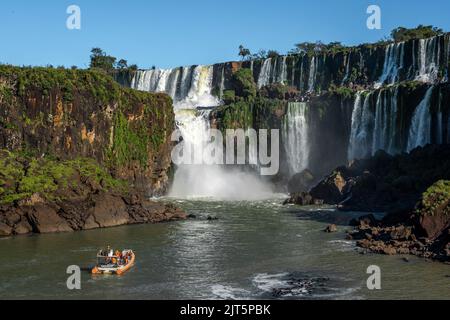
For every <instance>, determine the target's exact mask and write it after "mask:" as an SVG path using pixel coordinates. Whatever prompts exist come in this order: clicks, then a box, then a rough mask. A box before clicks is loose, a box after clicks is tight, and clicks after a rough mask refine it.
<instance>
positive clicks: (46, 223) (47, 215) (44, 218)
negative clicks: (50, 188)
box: [28, 204, 73, 233]
mask: <svg viewBox="0 0 450 320" xmlns="http://www.w3.org/2000/svg"><path fill="white" fill-rule="evenodd" d="M28 220H29V221H30V223H31V226H32V227H33V230H34V231H36V232H38V233H53V232H70V231H73V230H72V228H70V227H69V225H68V224H67V222H66V221H65V220H64V219H62V218H61V217H60V216H59V215H58V214H57V213H56V211H55V209H53V208H52V207H50V206H48V205H45V204H37V205H35V206H34V207H33V208H31V210H29V211H28Z"/></svg>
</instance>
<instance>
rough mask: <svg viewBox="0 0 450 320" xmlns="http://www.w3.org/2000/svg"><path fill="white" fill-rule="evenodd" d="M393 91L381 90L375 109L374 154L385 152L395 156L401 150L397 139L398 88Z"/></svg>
mask: <svg viewBox="0 0 450 320" xmlns="http://www.w3.org/2000/svg"><path fill="white" fill-rule="evenodd" d="M392 90H393V91H394V92H393V93H392V91H391V90H380V92H379V94H378V98H377V103H376V109H375V126H374V129H373V143H372V154H374V153H375V152H377V151H378V150H384V151H386V152H388V153H390V154H395V153H397V152H398V151H399V150H398V149H397V145H396V142H395V139H396V138H397V124H396V121H397V100H398V87H395V88H393V89H392Z"/></svg>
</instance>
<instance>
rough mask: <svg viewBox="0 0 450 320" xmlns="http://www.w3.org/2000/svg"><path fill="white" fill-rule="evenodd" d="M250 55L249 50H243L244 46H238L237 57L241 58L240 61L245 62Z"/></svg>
mask: <svg viewBox="0 0 450 320" xmlns="http://www.w3.org/2000/svg"><path fill="white" fill-rule="evenodd" d="M250 55H251V53H250V50H249V49H247V48H244V46H243V45H242V44H241V45H240V46H239V56H241V57H242V60H245V59H246V58H247V57H248V56H250Z"/></svg>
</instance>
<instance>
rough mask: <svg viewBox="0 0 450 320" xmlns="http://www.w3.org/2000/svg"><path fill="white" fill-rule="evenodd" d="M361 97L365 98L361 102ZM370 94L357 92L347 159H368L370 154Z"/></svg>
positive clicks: (371, 122) (371, 120)
mask: <svg viewBox="0 0 450 320" xmlns="http://www.w3.org/2000/svg"><path fill="white" fill-rule="evenodd" d="M363 95H365V98H364V100H363ZM371 96H372V93H371V92H370V93H366V92H358V93H357V95H356V99H355V104H354V107H353V113H352V129H351V133H350V143H349V151H348V159H349V160H353V159H360V158H365V157H368V156H369V155H370V153H371V139H370V138H371V137H370V133H371V132H372V130H371V125H372V124H373V115H372V113H371V112H370V98H371Z"/></svg>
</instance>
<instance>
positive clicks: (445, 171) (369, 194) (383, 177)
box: [292, 145, 450, 215]
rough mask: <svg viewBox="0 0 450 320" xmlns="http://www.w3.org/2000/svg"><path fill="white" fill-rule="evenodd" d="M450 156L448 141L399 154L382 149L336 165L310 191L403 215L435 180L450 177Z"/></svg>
mask: <svg viewBox="0 0 450 320" xmlns="http://www.w3.org/2000/svg"><path fill="white" fill-rule="evenodd" d="M449 157H450V146H448V145H441V146H439V145H428V146H426V147H423V148H422V147H419V148H417V149H415V150H413V151H412V152H411V153H409V154H401V155H397V156H391V155H388V154H387V153H385V152H383V151H379V152H377V154H376V155H375V156H374V157H372V158H369V159H366V160H356V161H354V162H353V163H352V164H351V165H349V166H347V167H338V168H336V169H335V170H334V171H333V173H331V174H330V175H328V176H327V177H325V178H324V179H323V180H322V181H321V182H320V183H319V184H318V185H317V186H316V187H314V188H312V189H311V190H310V192H309V195H310V196H311V197H312V198H313V199H315V200H323V201H324V203H326V204H332V205H336V204H337V205H339V208H340V209H341V210H351V211H367V212H374V211H375V212H393V213H396V214H397V215H400V214H401V212H411V211H412V210H413V209H414V207H415V206H416V204H417V202H418V201H419V200H420V198H421V196H422V193H424V192H425V191H426V190H427V188H428V187H430V186H431V185H432V184H433V183H435V182H436V181H438V180H440V179H450V164H449V163H448V162H447V161H443V160H442V159H448V158H449ZM296 197H297V195H292V198H296Z"/></svg>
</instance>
